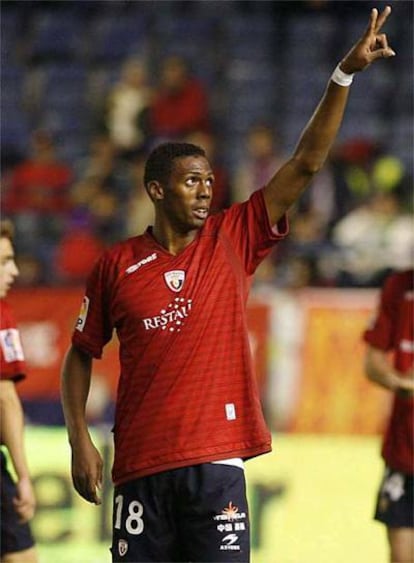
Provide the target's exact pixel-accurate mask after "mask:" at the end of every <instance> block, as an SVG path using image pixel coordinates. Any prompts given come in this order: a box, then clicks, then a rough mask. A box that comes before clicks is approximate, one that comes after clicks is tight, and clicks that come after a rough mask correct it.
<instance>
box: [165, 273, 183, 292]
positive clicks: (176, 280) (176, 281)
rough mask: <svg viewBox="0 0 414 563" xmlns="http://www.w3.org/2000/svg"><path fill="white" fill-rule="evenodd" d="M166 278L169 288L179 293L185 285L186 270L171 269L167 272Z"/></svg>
mask: <svg viewBox="0 0 414 563" xmlns="http://www.w3.org/2000/svg"><path fill="white" fill-rule="evenodd" d="M164 279H165V283H166V284H167V286H168V287H169V289H171V290H172V291H175V292H176V293H178V292H179V291H181V290H182V288H183V286H184V280H185V272H184V270H171V271H170V272H165V274H164Z"/></svg>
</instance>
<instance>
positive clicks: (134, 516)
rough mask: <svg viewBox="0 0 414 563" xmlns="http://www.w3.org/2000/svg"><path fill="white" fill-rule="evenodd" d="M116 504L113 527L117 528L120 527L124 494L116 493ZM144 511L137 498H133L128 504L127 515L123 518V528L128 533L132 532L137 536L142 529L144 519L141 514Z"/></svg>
mask: <svg viewBox="0 0 414 563" xmlns="http://www.w3.org/2000/svg"><path fill="white" fill-rule="evenodd" d="M115 506H116V516H115V528H116V529H117V530H120V529H121V520H122V508H123V506H124V495H118V496H117V497H116V498H115ZM143 513H144V507H143V506H142V504H141V503H140V502H139V501H138V500H133V501H132V502H130V503H129V506H128V517H127V519H126V520H125V528H126V531H127V532H128V534H134V535H135V536H138V535H139V534H142V532H143V531H144V520H143V519H142V515H143Z"/></svg>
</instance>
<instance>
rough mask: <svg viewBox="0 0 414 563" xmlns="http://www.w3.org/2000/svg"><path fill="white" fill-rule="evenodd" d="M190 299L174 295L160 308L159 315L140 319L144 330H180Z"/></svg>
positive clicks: (189, 306)
mask: <svg viewBox="0 0 414 563" xmlns="http://www.w3.org/2000/svg"><path fill="white" fill-rule="evenodd" d="M191 306H192V299H184V297H176V298H175V299H174V301H172V302H171V303H169V304H168V306H167V307H166V308H165V309H161V311H160V314H159V315H155V316H154V317H147V318H146V319H142V322H143V323H144V327H145V330H154V329H157V328H161V330H168V331H169V332H175V331H177V332H180V330H181V328H182V327H183V325H184V322H185V320H186V318H187V317H188V316H189V314H190V311H191Z"/></svg>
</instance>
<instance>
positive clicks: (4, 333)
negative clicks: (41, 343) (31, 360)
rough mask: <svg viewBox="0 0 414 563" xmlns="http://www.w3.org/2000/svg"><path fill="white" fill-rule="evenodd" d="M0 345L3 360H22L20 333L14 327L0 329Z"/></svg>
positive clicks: (9, 361)
mask: <svg viewBox="0 0 414 563" xmlns="http://www.w3.org/2000/svg"><path fill="white" fill-rule="evenodd" d="M0 346H1V349H2V352H3V356H4V360H5V361H6V362H7V363H11V362H22V361H23V360H24V355H23V348H22V344H21V342H20V335H19V331H18V330H17V329H16V328H8V329H6V330H0Z"/></svg>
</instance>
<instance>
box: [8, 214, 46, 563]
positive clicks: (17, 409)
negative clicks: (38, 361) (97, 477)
mask: <svg viewBox="0 0 414 563" xmlns="http://www.w3.org/2000/svg"><path fill="white" fill-rule="evenodd" d="M12 235H13V229H12V226H11V224H10V223H9V222H7V221H1V222H0V367H1V371H0V437H1V445H2V446H5V447H6V448H7V451H8V453H9V456H10V459H11V462H12V464H13V468H14V471H15V473H16V476H17V481H16V482H15V481H14V480H13V479H12V477H11V475H10V473H9V470H8V468H7V462H6V456H5V454H4V452H3V451H0V463H1V483H0V488H1V544H0V557H1V563H36V561H37V555H36V549H35V547H34V541H33V537H32V534H31V532H30V527H29V524H28V521H29V520H30V519H31V518H32V517H33V514H34V510H35V496H34V493H33V488H32V484H31V480H30V476H29V469H28V466H27V461H26V453H25V448H24V416H23V410H22V406H21V403H20V400H19V397H18V395H17V392H16V383H17V382H18V381H20V380H22V379H24V377H25V365H24V357H23V351H22V347H21V343H20V337H19V332H18V330H17V328H16V322H15V320H14V318H13V314H12V311H11V310H10V306H9V305H8V304H7V303H6V301H5V300H4V297H5V296H6V294H7V292H8V291H9V289H10V287H11V285H12V284H13V282H14V280H15V278H16V276H17V275H18V270H17V267H16V263H15V261H14V252H13V245H12Z"/></svg>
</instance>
